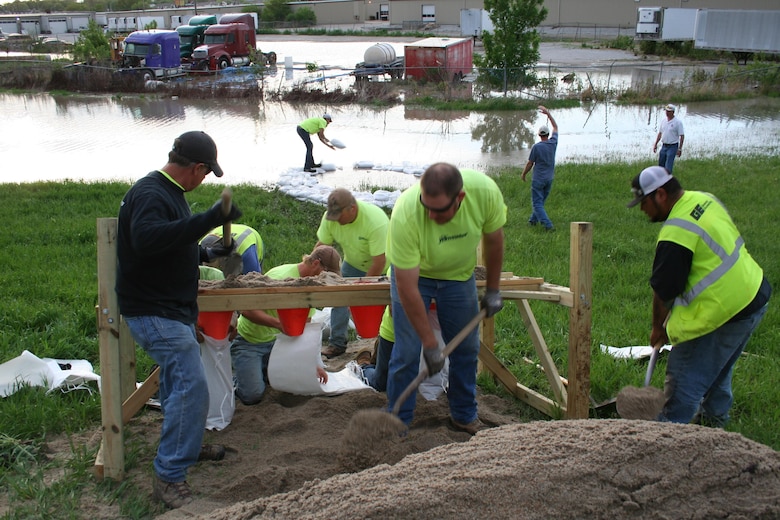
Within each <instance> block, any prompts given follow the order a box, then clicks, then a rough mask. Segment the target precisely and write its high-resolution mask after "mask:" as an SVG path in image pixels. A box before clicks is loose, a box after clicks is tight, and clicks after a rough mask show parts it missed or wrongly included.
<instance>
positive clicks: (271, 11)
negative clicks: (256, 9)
mask: <svg viewBox="0 0 780 520" xmlns="http://www.w3.org/2000/svg"><path fill="white" fill-rule="evenodd" d="M291 13H292V8H291V7H290V6H289V5H288V4H287V0H268V1H267V2H266V3H265V7H264V8H263V12H262V15H263V21H264V22H283V21H285V20H286V19H287V17H288V16H289V15H290V14H291Z"/></svg>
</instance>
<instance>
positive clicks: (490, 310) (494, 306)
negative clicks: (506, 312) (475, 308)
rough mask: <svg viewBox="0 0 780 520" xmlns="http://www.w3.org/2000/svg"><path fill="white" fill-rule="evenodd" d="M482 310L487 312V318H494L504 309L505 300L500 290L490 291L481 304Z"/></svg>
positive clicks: (486, 293) (486, 292) (487, 291)
mask: <svg viewBox="0 0 780 520" xmlns="http://www.w3.org/2000/svg"><path fill="white" fill-rule="evenodd" d="M480 303H481V304H482V305H481V308H482V309H485V310H486V311H487V316H486V317H487V318H489V317H491V316H493V315H494V314H496V313H497V312H498V311H500V310H501V309H503V308H504V298H502V297H501V291H499V290H498V289H488V290H486V291H485V296H483V297H482V302H480Z"/></svg>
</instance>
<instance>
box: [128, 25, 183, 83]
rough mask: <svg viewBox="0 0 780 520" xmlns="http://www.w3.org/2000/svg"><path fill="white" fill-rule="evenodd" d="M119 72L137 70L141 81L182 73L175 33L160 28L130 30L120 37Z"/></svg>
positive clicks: (178, 45) (132, 72) (177, 39)
mask: <svg viewBox="0 0 780 520" xmlns="http://www.w3.org/2000/svg"><path fill="white" fill-rule="evenodd" d="M119 72H120V73H122V74H137V75H139V76H140V77H141V78H142V79H143V80H144V81H151V80H162V79H168V78H174V77H177V76H184V75H185V74H186V71H185V70H184V68H183V67H182V65H181V53H180V42H179V33H177V32H176V31H167V30H161V29H150V30H145V31H135V32H132V33H130V34H129V35H128V37H127V38H125V41H124V50H123V51H122V63H121V65H120V69H119Z"/></svg>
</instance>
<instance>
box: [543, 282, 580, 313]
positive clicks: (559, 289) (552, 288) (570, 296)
mask: <svg viewBox="0 0 780 520" xmlns="http://www.w3.org/2000/svg"><path fill="white" fill-rule="evenodd" d="M539 290H540V291H543V292H545V293H548V292H549V293H553V294H557V295H559V296H560V297H561V299H560V301H559V302H558V303H560V304H561V305H563V306H564V307H572V306H573V305H574V293H573V292H571V289H569V288H568V287H563V286H562V285H555V284H551V283H543V284H542V286H541V287H540V288H539Z"/></svg>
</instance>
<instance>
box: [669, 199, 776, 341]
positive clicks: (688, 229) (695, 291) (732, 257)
mask: <svg viewBox="0 0 780 520" xmlns="http://www.w3.org/2000/svg"><path fill="white" fill-rule="evenodd" d="M658 241H659V242H660V241H666V242H673V243H675V244H679V245H681V246H682V247H685V248H686V249H689V250H690V251H692V252H693V261H692V263H691V271H690V273H689V274H688V281H687V282H686V285H685V291H684V292H683V294H681V295H678V297H677V298H675V300H674V305H673V307H672V312H671V315H670V316H669V322H668V323H667V325H666V333H667V334H668V336H669V339H670V340H671V342H672V344H677V343H680V342H683V341H689V340H692V339H695V338H698V337H701V336H703V335H705V334H708V333H710V332H712V331H714V330H715V329H717V328H718V327H720V326H721V325H723V324H724V323H726V322H727V321H728V320H730V319H731V318H732V317H733V316H734V315H736V314H737V313H738V312H739V311H741V310H742V309H743V308H745V306H746V305H748V304H749V303H750V302H751V301H752V300H753V298H754V297H755V296H756V293H757V292H758V289H759V287H760V286H761V280H762V279H763V277H764V273H763V271H762V270H761V267H760V266H759V265H758V264H757V263H756V261H755V260H754V259H753V257H751V256H750V253H748V251H747V248H746V247H745V243H744V240H743V239H742V236H741V235H740V234H739V230H738V229H737V227H736V226H735V225H734V222H733V221H732V220H731V217H730V216H729V214H728V211H727V210H726V208H725V207H724V206H723V204H722V203H721V202H720V201H719V200H718V199H716V198H715V197H714V196H712V195H710V194H709V193H702V192H698V191H686V192H685V193H684V194H683V196H682V197H681V198H680V200H678V201H677V203H676V204H675V205H674V207H673V208H672V211H671V212H670V213H669V217H668V218H667V220H666V222H665V223H664V225H663V227H662V228H661V232H660V233H659V235H658Z"/></svg>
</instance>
